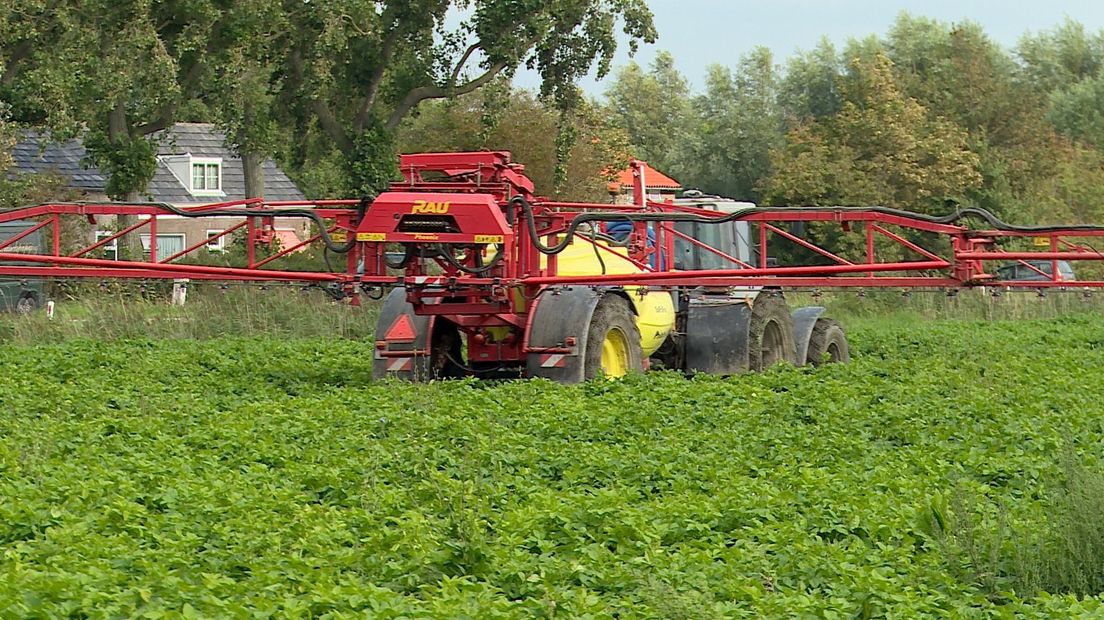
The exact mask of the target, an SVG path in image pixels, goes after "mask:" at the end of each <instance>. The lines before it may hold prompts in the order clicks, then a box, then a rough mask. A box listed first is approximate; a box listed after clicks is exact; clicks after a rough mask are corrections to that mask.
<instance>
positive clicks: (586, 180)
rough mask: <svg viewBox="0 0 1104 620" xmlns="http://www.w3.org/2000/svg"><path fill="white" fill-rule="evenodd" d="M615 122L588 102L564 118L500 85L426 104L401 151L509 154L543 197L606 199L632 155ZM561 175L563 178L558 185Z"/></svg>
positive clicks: (405, 133) (401, 134)
mask: <svg viewBox="0 0 1104 620" xmlns="http://www.w3.org/2000/svg"><path fill="white" fill-rule="evenodd" d="M615 123H616V121H613V120H611V119H610V117H609V115H608V113H607V111H606V110H603V109H601V108H598V107H595V106H593V105H591V104H589V103H585V102H584V103H582V104H580V105H579V106H578V107H576V108H575V109H574V110H572V111H570V113H567V112H564V111H562V110H558V109H556V108H555V106H554V105H550V103H549V102H547V101H543V100H540V99H538V98H536V97H534V96H533V95H532V94H531V93H529V92H526V91H520V90H511V89H509V88H508V87H507V88H502V87H500V86H495V87H494V88H492V89H490V90H484V91H481V92H479V93H473V94H471V95H465V96H463V97H458V98H456V99H454V100H447V101H435V102H429V103H427V104H425V105H423V106H422V108H421V109H420V110H419V112H418V113H417V114H416V115H414V116H412V117H411V118H409V119H407V120H406V121H405V122H404V123H403V124H402V125H401V126H400V128H399V131H398V148H399V151H400V152H403V153H416V152H422V151H473V150H503V151H509V152H511V153H512V154H513V159H514V161H516V162H518V163H521V164H524V165H525V174H526V175H527V176H528V177H529V178H531V179H532V180H533V183H534V185H535V186H536V190H537V192H538V193H540V194H542V195H547V196H553V197H556V198H560V199H565V200H593V201H604V200H608V198H609V194H608V193H607V188H606V181H607V179H608V177H609V174H610V171H615V172H616V171H618V170H622V169H624V168H626V167H627V166H628V160H629V157H630V155H629V151H630V150H631V149H630V147H629V146H628V138H627V136H626V134H625V132H624V131H622V130H621V129H620V128H618V127H616V126H615ZM566 128H569V129H570V131H566ZM568 138H569V139H568ZM557 169H559V170H560V172H561V173H562V175H563V176H562V177H561V178H560V181H559V183H558V184H557V179H556V176H557Z"/></svg>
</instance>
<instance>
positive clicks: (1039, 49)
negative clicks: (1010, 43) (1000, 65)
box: [1015, 18, 1104, 93]
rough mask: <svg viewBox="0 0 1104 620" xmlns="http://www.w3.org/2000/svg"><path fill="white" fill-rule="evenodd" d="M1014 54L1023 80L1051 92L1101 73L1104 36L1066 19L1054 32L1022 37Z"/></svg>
mask: <svg viewBox="0 0 1104 620" xmlns="http://www.w3.org/2000/svg"><path fill="white" fill-rule="evenodd" d="M1015 52H1016V55H1017V56H1019V58H1020V60H1021V62H1022V65H1023V66H1022V77H1023V80H1024V81H1025V82H1026V83H1027V84H1028V85H1030V86H1031V87H1033V88H1035V89H1037V90H1038V91H1040V92H1043V93H1050V92H1054V91H1056V90H1060V89H1063V88H1067V87H1069V86H1072V85H1073V84H1076V83H1077V82H1080V81H1081V80H1083V79H1085V78H1088V77H1094V76H1096V75H1097V74H1099V73H1100V71H1101V69H1102V68H1104V33H1096V34H1090V33H1088V32H1085V27H1084V26H1083V25H1082V24H1080V23H1078V22H1075V21H1073V20H1071V19H1068V18H1067V19H1066V21H1065V22H1063V23H1062V25H1060V26H1058V27H1057V28H1054V29H1053V30H1047V31H1043V32H1040V33H1039V34H1036V35H1034V36H1025V37H1023V38H1022V39H1021V40H1020V43H1019V45H1018V46H1017V47H1016V50H1015Z"/></svg>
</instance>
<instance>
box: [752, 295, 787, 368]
mask: <svg viewBox="0 0 1104 620" xmlns="http://www.w3.org/2000/svg"><path fill="white" fill-rule="evenodd" d="M781 362H785V363H787V364H793V365H795V366H796V365H797V345H796V343H795V339H794V326H793V318H792V317H791V316H790V310H789V308H788V307H787V306H786V300H785V299H784V298H783V297H782V294H781V293H778V292H774V291H763V292H761V293H759V295H757V296H756V297H755V302H754V303H753V305H752V307H751V321H750V322H749V324H748V367H749V368H750V369H751V370H752V371H754V372H761V371H763V370H766V369H767V368H770V367H771V366H774V365H775V364H778V363H781Z"/></svg>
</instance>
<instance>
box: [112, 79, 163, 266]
mask: <svg viewBox="0 0 1104 620" xmlns="http://www.w3.org/2000/svg"><path fill="white" fill-rule="evenodd" d="M107 139H108V140H109V141H111V142H112V143H115V144H118V143H119V142H122V141H126V140H130V131H129V129H128V127H127V117H126V107H125V104H124V103H123V101H122V100H121V99H120V100H119V103H118V105H116V106H115V109H114V110H112V111H111V112H110V113H109V114H108V116H107ZM139 189H140V188H133V189H130V190H128V191H127V193H126V194H125V195H124V196H122V198H123V200H125V201H126V202H138V201H139V200H140V199H141V197H140V196H139ZM115 222H116V224H118V226H119V230H123V229H124V228H129V227H130V226H133V225H135V224H137V223H138V218H137V216H134V215H118V216H116V217H115ZM139 234H140V233H137V232H133V233H130V234H127V235H123V236H122V237H120V238H119V239H118V240H117V244H118V245H117V247H118V248H119V250H118V255H119V258H122V259H124V260H142V259H143V251H142V238H141V237H140V236H139ZM154 258H156V257H154Z"/></svg>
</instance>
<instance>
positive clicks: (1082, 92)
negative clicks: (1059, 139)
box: [1050, 72, 1104, 149]
mask: <svg viewBox="0 0 1104 620" xmlns="http://www.w3.org/2000/svg"><path fill="white" fill-rule="evenodd" d="M1050 101H1051V108H1050V120H1051V122H1052V123H1054V126H1055V127H1056V128H1057V129H1058V130H1059V131H1061V132H1062V133H1063V134H1064V135H1066V136H1068V137H1069V138H1072V139H1075V140H1083V141H1085V142H1087V143H1088V144H1091V145H1095V146H1096V147H1098V148H1101V149H1104V72H1102V73H1101V74H1099V75H1096V76H1093V77H1091V78H1086V79H1084V80H1082V81H1080V82H1078V83H1077V84H1074V85H1073V86H1070V87H1069V88H1067V89H1065V90H1061V91H1056V92H1054V93H1052V94H1051V98H1050Z"/></svg>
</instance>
